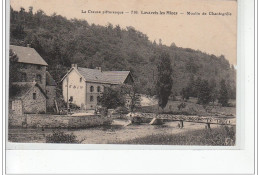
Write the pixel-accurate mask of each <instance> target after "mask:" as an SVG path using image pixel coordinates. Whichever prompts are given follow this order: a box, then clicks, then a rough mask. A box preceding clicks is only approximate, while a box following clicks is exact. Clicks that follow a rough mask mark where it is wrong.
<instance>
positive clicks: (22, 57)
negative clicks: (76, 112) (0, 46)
mask: <svg viewBox="0 0 260 175" xmlns="http://www.w3.org/2000/svg"><path fill="white" fill-rule="evenodd" d="M10 50H12V52H13V53H14V54H16V55H17V57H18V61H17V63H15V64H17V67H18V69H19V74H18V77H17V80H16V82H27V83H29V82H36V83H37V86H40V87H41V89H42V91H43V92H44V94H45V96H46V100H45V104H43V103H42V105H43V108H44V109H45V110H44V111H45V112H46V107H48V108H50V109H51V108H53V107H54V99H55V97H56V83H55V81H54V80H53V78H52V77H51V75H50V74H49V72H47V66H48V64H47V63H46V62H45V61H44V59H43V58H42V57H41V56H40V55H39V54H38V53H37V52H36V50H35V49H33V48H31V47H29V46H28V47H22V46H15V45H10ZM22 92H24V91H22ZM11 95H12V94H10V96H11ZM24 104H25V103H23V105H24ZM12 108H13V107H12ZM32 108H33V106H32ZM37 109H38V108H37ZM40 110H42V109H39V111H36V110H33V109H32V110H25V111H24V112H26V111H34V112H35V113H37V112H42V111H40Z"/></svg>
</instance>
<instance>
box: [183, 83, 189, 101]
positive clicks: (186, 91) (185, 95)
mask: <svg viewBox="0 0 260 175" xmlns="http://www.w3.org/2000/svg"><path fill="white" fill-rule="evenodd" d="M190 90H191V89H190V88H189V87H188V86H187V87H186V88H182V90H181V97H182V99H183V100H189V98H190V92H189V91H190Z"/></svg>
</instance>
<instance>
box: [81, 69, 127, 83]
mask: <svg viewBox="0 0 260 175" xmlns="http://www.w3.org/2000/svg"><path fill="white" fill-rule="evenodd" d="M77 70H78V72H79V73H80V74H81V75H82V76H83V77H84V78H85V80H86V81H89V82H97V83H109V84H122V83H124V81H125V80H126V78H127V76H128V75H129V74H130V71H101V70H98V69H88V68H83V67H78V69H77Z"/></svg>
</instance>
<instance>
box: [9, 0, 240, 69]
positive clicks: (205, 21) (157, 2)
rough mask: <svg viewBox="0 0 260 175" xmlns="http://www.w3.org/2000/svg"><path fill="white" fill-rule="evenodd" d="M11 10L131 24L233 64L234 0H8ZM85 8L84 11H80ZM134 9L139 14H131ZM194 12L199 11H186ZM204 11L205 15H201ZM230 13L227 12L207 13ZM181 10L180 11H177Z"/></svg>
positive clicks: (153, 36) (168, 41)
mask: <svg viewBox="0 0 260 175" xmlns="http://www.w3.org/2000/svg"><path fill="white" fill-rule="evenodd" d="M10 5H11V6H12V7H13V9H14V10H19V9H20V8H21V7H23V8H25V10H26V11H28V9H29V7H30V6H32V7H33V11H34V12H36V11H37V10H39V9H41V10H43V11H44V12H45V13H46V14H47V15H52V14H53V13H56V14H57V15H62V16H65V17H66V18H68V19H73V18H77V19H85V20H87V21H88V23H90V24H91V23H94V24H99V25H103V26H105V25H107V24H108V23H111V24H113V25H114V26H115V25H120V26H121V27H122V28H125V27H126V26H133V27H134V28H135V29H137V30H139V31H141V32H142V33H144V34H146V35H147V36H148V38H149V40H151V41H154V40H155V41H156V42H157V43H158V41H159V39H161V40H162V44H165V45H168V46H170V45H171V44H172V43H175V44H176V46H178V47H183V48H192V49H195V50H201V51H202V52H206V53H209V54H215V55H216V56H220V55H224V56H225V57H226V59H228V60H229V62H230V63H231V64H233V65H236V40H237V2H236V1H232V0H11V2H10ZM82 10H83V11H86V12H87V13H82ZM89 10H91V11H101V12H102V11H106V10H108V11H120V12H121V11H123V12H129V13H124V14H123V15H118V14H94V13H88V11H89ZM131 11H138V13H139V14H131ZM141 11H143V12H154V11H157V12H160V11H162V12H165V11H172V12H178V15H151V14H140V13H141ZM187 12H193V13H195V12H197V13H200V15H187ZM202 12H205V13H206V14H207V15H202ZM209 12H214V13H219V12H222V13H226V12H229V13H231V15H230V16H222V15H209ZM181 13H183V14H181Z"/></svg>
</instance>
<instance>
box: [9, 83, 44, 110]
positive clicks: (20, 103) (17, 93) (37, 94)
mask: <svg viewBox="0 0 260 175" xmlns="http://www.w3.org/2000/svg"><path fill="white" fill-rule="evenodd" d="M11 92H12V93H11V94H10V97H9V98H10V101H11V102H12V103H11V106H12V109H11V110H12V113H14V114H19V115H21V114H24V113H27V114H30V113H46V99H47V96H46V93H45V92H44V90H43V89H42V88H41V86H40V85H39V84H38V83H36V82H17V83H13V84H12V87H11Z"/></svg>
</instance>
